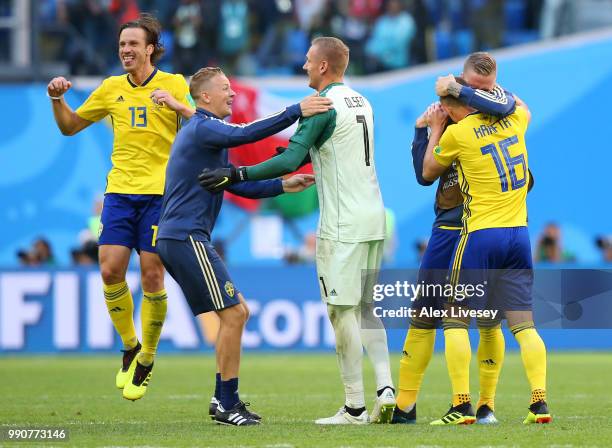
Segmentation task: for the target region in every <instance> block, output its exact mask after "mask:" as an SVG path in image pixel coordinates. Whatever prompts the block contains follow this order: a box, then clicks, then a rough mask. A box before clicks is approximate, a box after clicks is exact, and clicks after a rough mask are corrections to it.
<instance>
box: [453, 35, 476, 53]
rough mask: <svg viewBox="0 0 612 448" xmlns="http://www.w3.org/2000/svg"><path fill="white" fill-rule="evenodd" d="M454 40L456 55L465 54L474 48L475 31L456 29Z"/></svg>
mask: <svg viewBox="0 0 612 448" xmlns="http://www.w3.org/2000/svg"><path fill="white" fill-rule="evenodd" d="M454 41H455V55H456V56H465V55H468V54H470V53H471V52H472V51H473V50H474V32H473V31H472V30H459V31H455V33H454Z"/></svg>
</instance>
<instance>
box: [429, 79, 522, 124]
mask: <svg viewBox="0 0 612 448" xmlns="http://www.w3.org/2000/svg"><path fill="white" fill-rule="evenodd" d="M436 94H437V95H439V96H446V95H452V96H454V97H455V98H458V99H459V100H461V102H463V103H464V104H466V105H468V106H470V107H473V108H474V109H477V110H479V111H480V112H484V113H485V114H488V115H494V116H496V117H505V116H507V115H510V114H511V113H512V112H514V108H515V107H516V101H515V99H514V95H512V93H510V92H508V91H507V90H505V89H503V88H502V87H501V86H499V85H495V87H494V88H493V90H491V91H487V90H482V89H474V88H473V87H470V86H463V85H461V84H459V83H458V82H457V81H456V80H455V77H454V76H453V75H447V76H441V77H439V78H438V80H437V81H436Z"/></svg>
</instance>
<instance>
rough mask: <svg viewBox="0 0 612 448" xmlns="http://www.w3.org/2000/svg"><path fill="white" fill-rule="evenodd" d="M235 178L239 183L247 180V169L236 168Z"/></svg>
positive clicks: (242, 167) (243, 167) (244, 167)
mask: <svg viewBox="0 0 612 448" xmlns="http://www.w3.org/2000/svg"><path fill="white" fill-rule="evenodd" d="M236 177H237V180H238V181H239V182H244V181H245V180H248V179H249V176H248V175H247V167H246V166H240V167H238V168H236Z"/></svg>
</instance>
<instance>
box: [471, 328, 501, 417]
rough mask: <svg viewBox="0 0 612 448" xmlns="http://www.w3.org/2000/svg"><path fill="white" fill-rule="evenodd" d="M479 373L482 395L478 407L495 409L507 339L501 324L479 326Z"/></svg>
mask: <svg viewBox="0 0 612 448" xmlns="http://www.w3.org/2000/svg"><path fill="white" fill-rule="evenodd" d="M478 331H479V333H480V341H479V343H478V373H479V376H480V397H479V398H478V404H477V405H476V409H478V408H479V407H480V406H482V405H485V404H486V405H488V406H489V407H490V408H491V410H494V409H495V391H496V389H497V381H498V380H499V374H500V372H501V368H502V365H503V363H504V352H505V341H504V333H503V332H502V330H501V326H500V325H498V326H496V327H492V328H479V330H478Z"/></svg>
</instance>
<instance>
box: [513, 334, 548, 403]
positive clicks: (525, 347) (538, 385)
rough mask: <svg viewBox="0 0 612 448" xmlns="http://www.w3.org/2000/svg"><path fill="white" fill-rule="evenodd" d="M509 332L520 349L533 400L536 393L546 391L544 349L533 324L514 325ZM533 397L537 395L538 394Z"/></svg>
mask: <svg viewBox="0 0 612 448" xmlns="http://www.w3.org/2000/svg"><path fill="white" fill-rule="evenodd" d="M510 330H512V333H513V334H514V337H515V338H516V340H517V341H518V343H519V345H520V347H521V358H522V359H523V366H524V367H525V372H526V373H527V379H528V380H529V385H530V386H531V391H532V399H533V397H534V393H535V392H536V391H542V392H544V391H546V347H545V346H544V341H542V338H541V337H540V335H539V334H538V332H537V331H536V329H535V328H534V325H533V322H523V323H520V324H518V325H514V326H512V327H511V328H510ZM535 395H539V393H537V394H535ZM536 401H538V400H536Z"/></svg>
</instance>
